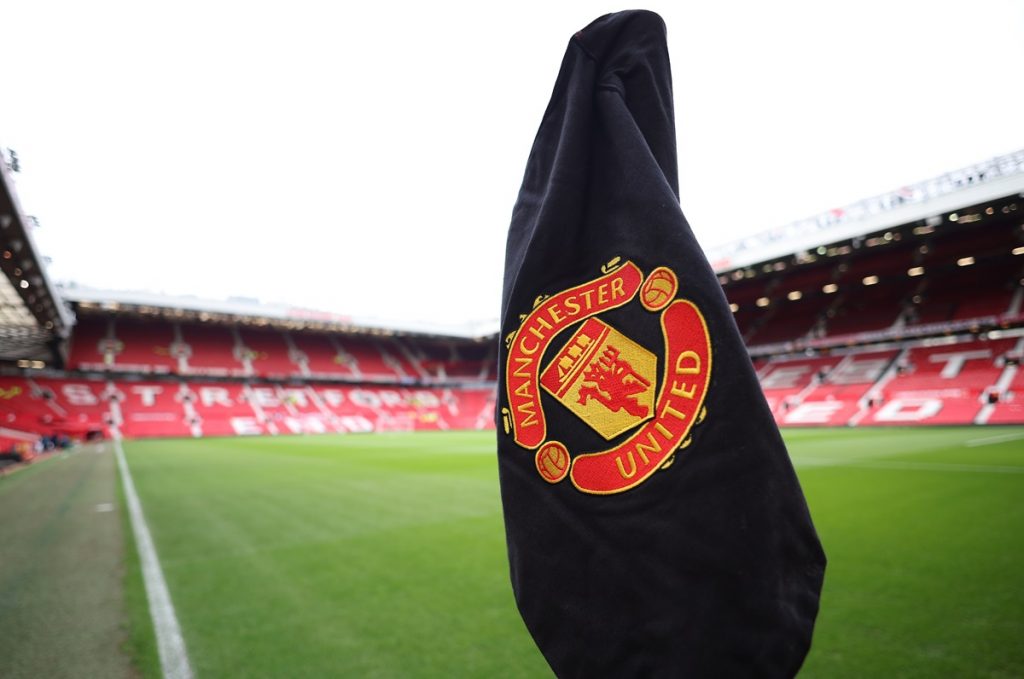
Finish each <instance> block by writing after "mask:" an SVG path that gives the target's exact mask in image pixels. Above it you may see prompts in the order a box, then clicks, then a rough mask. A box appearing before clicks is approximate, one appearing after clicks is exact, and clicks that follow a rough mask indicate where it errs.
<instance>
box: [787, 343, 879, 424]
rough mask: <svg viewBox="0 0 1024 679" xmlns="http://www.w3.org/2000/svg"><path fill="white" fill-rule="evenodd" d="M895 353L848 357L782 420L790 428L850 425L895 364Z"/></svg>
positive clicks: (850, 355) (869, 353)
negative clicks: (863, 400) (874, 388)
mask: <svg viewBox="0 0 1024 679" xmlns="http://www.w3.org/2000/svg"><path fill="white" fill-rule="evenodd" d="M896 353H897V352H896V351H871V352H863V353H856V354H849V355H847V356H845V357H844V358H843V360H841V361H840V362H839V363H837V364H836V365H835V367H833V368H832V370H831V371H829V373H828V375H827V376H826V377H825V379H824V380H823V381H822V383H821V384H819V385H818V386H816V387H814V389H812V390H811V391H810V392H809V393H807V394H805V395H804V396H803V398H802V399H801V401H800V403H799V404H797V405H795V406H793V407H792V408H790V409H789V410H788V411H786V412H785V414H783V415H782V417H781V418H778V419H779V423H780V424H785V425H790V426H805V425H831V426H842V425H846V424H849V422H850V420H852V419H853V418H854V416H856V415H859V414H861V410H862V408H861V403H862V399H863V397H864V396H865V395H866V394H867V392H868V390H869V389H870V388H871V386H872V385H873V384H874V383H875V382H876V381H877V380H878V379H879V378H880V377H882V375H883V373H884V372H885V370H886V368H888V367H889V365H890V364H891V363H892V359H893V358H894V357H895V355H896Z"/></svg>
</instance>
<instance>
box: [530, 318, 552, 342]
mask: <svg viewBox="0 0 1024 679" xmlns="http://www.w3.org/2000/svg"><path fill="white" fill-rule="evenodd" d="M537 325H539V326H540V327H542V328H544V329H545V330H550V329H551V324H550V323H548V322H547V321H545V320H544V319H543V318H538V319H537ZM530 332H532V333H533V334H534V335H536V336H537V339H544V333H542V332H541V331H540V330H538V329H537V328H536V327H532V328H530Z"/></svg>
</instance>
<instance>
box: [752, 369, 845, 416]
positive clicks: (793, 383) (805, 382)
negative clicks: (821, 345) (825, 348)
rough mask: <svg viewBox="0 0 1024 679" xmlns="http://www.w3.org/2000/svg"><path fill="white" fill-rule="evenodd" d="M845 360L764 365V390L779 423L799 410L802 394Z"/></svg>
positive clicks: (760, 372)
mask: <svg viewBox="0 0 1024 679" xmlns="http://www.w3.org/2000/svg"><path fill="white" fill-rule="evenodd" d="M841 360H842V357H841V356H824V357H819V358H799V359H790V360H782V361H770V362H767V363H765V364H764V365H762V366H761V367H760V369H758V374H759V375H760V376H761V377H760V380H761V388H762V389H763V390H764V395H765V398H766V399H767V400H768V406H769V407H770V408H771V409H772V412H773V413H775V416H776V419H780V418H782V417H783V416H784V415H785V414H786V412H787V411H788V410H790V409H791V408H793V407H794V406H796V405H797V404H798V403H799V402H800V399H799V396H800V394H801V393H802V392H804V391H806V390H808V388H809V387H810V386H811V384H812V383H815V382H816V381H819V380H820V379H821V378H822V377H824V376H825V375H827V374H828V372H829V371H830V370H831V369H832V368H834V367H835V366H836V365H837V364H838V363H839V362H840V361H841ZM756 367H757V366H755V368H756Z"/></svg>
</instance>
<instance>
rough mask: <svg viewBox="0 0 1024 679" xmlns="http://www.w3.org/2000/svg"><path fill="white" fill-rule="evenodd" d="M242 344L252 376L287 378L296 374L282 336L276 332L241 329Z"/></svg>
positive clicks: (295, 368)
mask: <svg viewBox="0 0 1024 679" xmlns="http://www.w3.org/2000/svg"><path fill="white" fill-rule="evenodd" d="M240 333H241V336H242V344H244V345H245V348H246V354H247V355H248V357H249V361H250V362H251V364H252V370H253V374H255V375H259V376H261V377H287V376H290V375H295V374H298V372H299V366H297V365H296V364H295V363H293V362H292V361H291V359H290V358H289V356H288V345H287V344H285V341H284V336H283V335H282V334H281V333H279V332H277V331H276V330H258V329H255V328H241V329H240Z"/></svg>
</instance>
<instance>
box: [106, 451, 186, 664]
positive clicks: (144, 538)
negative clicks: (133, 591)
mask: <svg viewBox="0 0 1024 679" xmlns="http://www.w3.org/2000/svg"><path fill="white" fill-rule="evenodd" d="M114 455H115V456H116V457H117V467H118V469H120V470H121V483H122V484H123V486H124V497H125V501H126V502H127V504H128V517H129V519H130V520H131V523H132V533H133V534H134V535H135V546H136V548H138V550H139V561H140V563H141V565H142V580H143V583H144V584H145V586H146V598H147V599H148V600H149V614H150V616H151V617H152V618H153V629H154V630H155V632H156V646H157V651H158V652H159V654H160V669H161V670H162V671H163V675H164V677H165V679H191V678H192V676H193V675H192V666H191V665H189V662H188V652H187V651H186V650H185V638H184V637H182V636H181V627H180V626H179V625H178V616H177V615H176V614H175V613H174V604H173V603H171V595H170V592H168V591H167V581H165V580H164V572H163V569H162V568H160V560H159V559H158V558H157V556H156V547H154V546H153V538H152V536H151V535H150V534H149V526H147V525H146V517H145V516H143V514H142V504H141V503H140V502H139V496H138V494H137V493H136V492H135V483H134V482H133V481H132V474H131V472H130V471H128V463H127V462H126V461H125V459H124V450H122V448H121V441H119V440H117V439H115V440H114Z"/></svg>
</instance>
